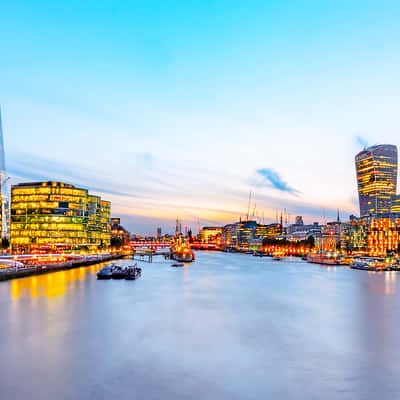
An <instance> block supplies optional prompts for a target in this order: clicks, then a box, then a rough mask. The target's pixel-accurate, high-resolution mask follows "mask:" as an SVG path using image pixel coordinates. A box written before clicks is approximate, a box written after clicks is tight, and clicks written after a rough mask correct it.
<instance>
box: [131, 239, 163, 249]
mask: <svg viewBox="0 0 400 400" xmlns="http://www.w3.org/2000/svg"><path fill="white" fill-rule="evenodd" d="M129 244H130V246H131V247H150V248H157V247H169V246H170V244H169V243H158V242H135V241H133V240H132V241H131V242H130V243H129Z"/></svg>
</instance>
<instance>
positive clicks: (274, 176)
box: [256, 168, 299, 196]
mask: <svg viewBox="0 0 400 400" xmlns="http://www.w3.org/2000/svg"><path fill="white" fill-rule="evenodd" d="M256 172H257V174H258V175H259V176H261V177H262V178H263V182H262V184H264V185H267V186H269V187H272V188H274V189H277V190H279V191H281V192H286V193H290V194H292V195H295V196H297V195H298V194H299V191H298V190H296V189H294V188H293V187H291V186H290V185H289V184H288V183H286V182H285V181H284V180H283V179H282V177H281V176H280V175H279V173H278V172H277V171H275V170H274V169H272V168H260V169H258V170H257V171H256Z"/></svg>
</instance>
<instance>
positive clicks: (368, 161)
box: [355, 145, 397, 217]
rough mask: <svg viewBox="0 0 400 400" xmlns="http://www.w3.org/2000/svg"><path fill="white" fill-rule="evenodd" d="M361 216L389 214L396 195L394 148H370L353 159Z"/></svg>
mask: <svg viewBox="0 0 400 400" xmlns="http://www.w3.org/2000/svg"><path fill="white" fill-rule="evenodd" d="M355 163H356V173H357V184H358V196H359V202H360V216H361V217H364V216H368V215H374V216H377V215H379V214H385V213H387V214H389V213H390V212H391V198H392V196H394V195H395V194H396V184H397V147H396V146H394V145H378V146H372V147H369V148H367V149H365V150H363V151H361V152H360V153H358V154H357V155H356V157H355Z"/></svg>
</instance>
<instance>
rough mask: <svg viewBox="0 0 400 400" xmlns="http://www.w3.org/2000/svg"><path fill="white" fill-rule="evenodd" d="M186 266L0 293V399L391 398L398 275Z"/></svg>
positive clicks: (9, 286) (398, 322) (39, 279)
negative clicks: (132, 278) (130, 276)
mask: <svg viewBox="0 0 400 400" xmlns="http://www.w3.org/2000/svg"><path fill="white" fill-rule="evenodd" d="M196 255H197V257H196V262H194V263H192V264H190V265H188V266H186V267H185V268H181V269H175V268H171V267H170V266H169V265H170V262H167V261H163V260H162V259H161V258H160V261H159V262H156V260H154V262H153V263H151V264H149V263H140V262H139V266H141V267H142V268H143V274H142V277H141V278H140V279H139V280H137V281H125V280H122V281H115V280H111V281H97V280H96V271H97V270H98V269H99V268H100V267H101V265H98V266H96V265H93V266H89V267H86V268H76V269H72V270H67V271H60V272H55V273H52V274H45V275H40V276H33V277H28V278H22V279H16V280H11V281H8V282H0V315H1V316H2V318H1V320H0V352H1V355H2V357H1V358H0V368H1V371H2V372H1V374H0V397H1V398H2V399H3V398H4V399H22V398H29V399H33V400H36V399H40V400H53V399H55V398H57V399H61V400H67V399H68V400H69V399H83V400H89V399H112V398H118V399H122V400H125V399H132V398H143V399H146V400H147V399H150V400H151V399H161V398H162V399H171V400H172V399H173V400H176V399H178V400H180V399H227V400H228V399H229V400H232V399H233V400H243V399H251V400H253V399H254V400H256V399H257V400H258V399H263V398H266V399H289V400H292V399H296V400H297V399H300V400H303V399H304V400H309V399H313V398H315V399H324V400H326V399H327V400H336V399H340V400H342V399H344V400H354V399H362V400H375V399H377V398H379V399H384V400H386V399H387V400H389V399H390V400H393V399H396V398H399V397H400V383H399V382H398V379H397V377H398V376H399V374H400V362H399V361H400V349H399V347H398V345H397V344H398V342H399V339H400V280H399V275H398V273H396V272H392V273H390V272H387V273H367V272H364V271H356V270H352V269H350V268H344V267H323V266H319V265H316V264H308V263H306V262H304V261H302V260H300V259H299V258H288V259H286V260H282V261H274V260H273V259H272V258H269V257H268V258H267V257H264V258H259V257H252V256H250V255H246V254H226V253H222V252H197V253H196ZM121 262H122V263H131V262H132V261H129V260H127V261H121ZM38 360H40V362H38Z"/></svg>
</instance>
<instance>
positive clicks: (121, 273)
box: [111, 265, 126, 279]
mask: <svg viewBox="0 0 400 400" xmlns="http://www.w3.org/2000/svg"><path fill="white" fill-rule="evenodd" d="M125 276H126V268H122V267H120V266H119V265H117V266H115V268H113V270H112V274H111V277H112V279H124V278H125Z"/></svg>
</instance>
